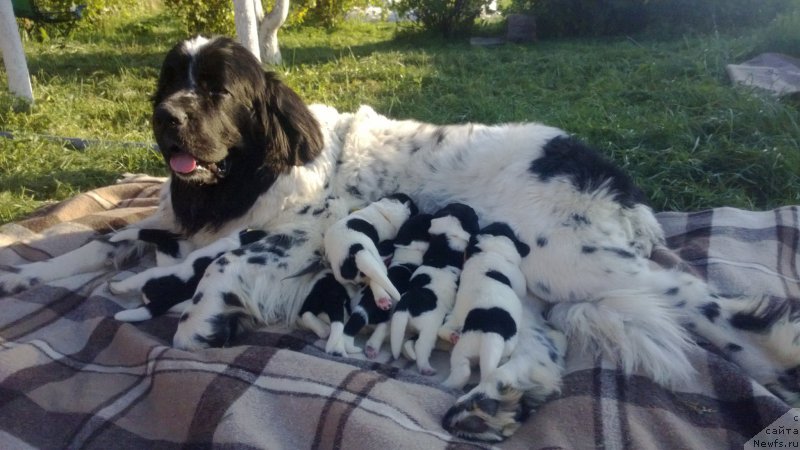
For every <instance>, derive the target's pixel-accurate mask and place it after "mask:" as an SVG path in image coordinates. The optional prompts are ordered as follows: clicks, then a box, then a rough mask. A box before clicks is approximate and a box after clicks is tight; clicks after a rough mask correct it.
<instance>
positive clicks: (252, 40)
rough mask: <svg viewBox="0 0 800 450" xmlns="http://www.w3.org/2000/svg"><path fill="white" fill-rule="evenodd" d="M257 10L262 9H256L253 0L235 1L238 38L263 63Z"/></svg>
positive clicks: (259, 0)
mask: <svg viewBox="0 0 800 450" xmlns="http://www.w3.org/2000/svg"><path fill="white" fill-rule="evenodd" d="M256 2H258V3H260V2H261V0H256ZM259 6H260V5H259ZM257 9H260V8H256V6H255V2H254V1H253V0H233V15H234V23H235V24H236V37H237V38H238V39H239V43H240V44H242V45H244V46H245V47H246V48H247V49H248V50H250V52H251V53H252V54H253V55H255V57H256V59H258V60H259V61H261V54H260V51H259V48H258V42H259V39H258V26H257V24H258V17H257ZM262 14H263V11H262Z"/></svg>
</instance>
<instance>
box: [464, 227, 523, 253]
mask: <svg viewBox="0 0 800 450" xmlns="http://www.w3.org/2000/svg"><path fill="white" fill-rule="evenodd" d="M481 251H492V252H496V253H499V254H502V255H503V256H505V257H506V259H508V260H509V261H512V262H515V263H518V261H519V260H518V258H524V257H526V256H528V254H529V253H530V252H531V248H530V246H528V244H526V243H524V242H522V241H520V240H519V238H518V237H517V235H516V234H515V233H514V230H512V229H511V227H510V226H509V225H508V224H506V223H503V222H493V223H491V224H489V225H487V226H485V227H483V228H481V230H480V231H479V232H478V233H477V234H475V235H473V236H472V238H471V239H470V242H469V246H468V247H467V252H466V257H467V258H469V257H470V256H472V255H473V254H475V253H479V252H481ZM517 255H519V256H517Z"/></svg>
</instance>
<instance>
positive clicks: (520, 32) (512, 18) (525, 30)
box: [506, 14, 536, 43]
mask: <svg viewBox="0 0 800 450" xmlns="http://www.w3.org/2000/svg"><path fill="white" fill-rule="evenodd" d="M506 21H507V22H506V23H507V24H508V31H507V33H506V40H508V41H510V42H517V43H524V42H535V41H536V20H535V19H534V17H533V16H528V15H525V14H510V15H509V16H508V18H507V19H506Z"/></svg>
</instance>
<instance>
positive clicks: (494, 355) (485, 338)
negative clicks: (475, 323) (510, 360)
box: [479, 333, 505, 380]
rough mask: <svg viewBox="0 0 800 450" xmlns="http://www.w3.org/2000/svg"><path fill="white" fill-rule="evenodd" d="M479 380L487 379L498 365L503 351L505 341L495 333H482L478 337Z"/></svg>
mask: <svg viewBox="0 0 800 450" xmlns="http://www.w3.org/2000/svg"><path fill="white" fill-rule="evenodd" d="M479 345H480V349H479V352H480V358H479V365H480V368H481V380H485V379H487V377H489V376H490V375H491V374H492V373H493V372H494V371H495V370H497V366H499V365H500V360H501V359H502V358H503V350H504V349H505V340H503V337H502V336H500V335H499V334H497V333H483V334H482V336H481V337H480V344H479Z"/></svg>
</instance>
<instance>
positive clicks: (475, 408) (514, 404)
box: [442, 298, 567, 442]
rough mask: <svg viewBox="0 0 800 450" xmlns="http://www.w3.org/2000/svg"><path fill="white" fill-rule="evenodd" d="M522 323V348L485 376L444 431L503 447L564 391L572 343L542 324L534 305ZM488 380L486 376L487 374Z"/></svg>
mask: <svg viewBox="0 0 800 450" xmlns="http://www.w3.org/2000/svg"><path fill="white" fill-rule="evenodd" d="M525 303H526V307H525V309H524V310H523V313H522V320H521V321H520V322H519V324H520V327H519V332H518V334H519V342H518V344H517V346H516V348H515V349H514V351H513V352H512V353H511V357H510V358H509V360H508V361H506V362H505V363H503V364H501V365H500V367H498V368H497V370H495V371H493V372H492V373H490V374H488V375H487V376H486V377H483V376H481V381H480V383H478V385H477V386H475V387H474V388H472V389H471V390H470V391H469V392H467V393H466V394H464V395H462V396H461V397H459V398H458V400H456V403H455V404H454V405H453V406H452V407H451V408H450V409H449V410H448V411H447V413H446V414H445V416H444V418H443V419H442V427H444V429H446V430H447V431H449V432H450V433H452V434H453V435H455V436H459V437H462V438H465V439H472V440H480V441H488V442H500V441H503V440H505V439H506V438H508V437H509V436H511V435H512V434H514V432H515V431H516V430H517V429H518V428H519V427H520V425H521V424H522V423H523V422H524V421H525V420H526V419H527V418H528V417H529V416H530V414H531V413H532V412H533V411H534V410H535V409H536V408H537V407H538V406H539V405H541V404H542V403H544V401H545V400H546V399H547V398H548V397H549V396H551V395H553V394H555V393H557V392H559V391H560V389H561V376H562V373H563V371H564V358H563V355H564V353H565V351H566V347H567V340H566V338H565V337H564V334H563V333H561V332H559V331H557V330H555V329H554V328H552V327H551V326H549V325H548V324H546V323H545V322H544V320H543V319H542V315H541V313H540V312H539V310H538V309H537V308H536V307H532V305H533V304H536V303H538V302H537V301H536V300H535V299H533V298H527V299H526V300H525ZM481 375H483V374H481Z"/></svg>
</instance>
